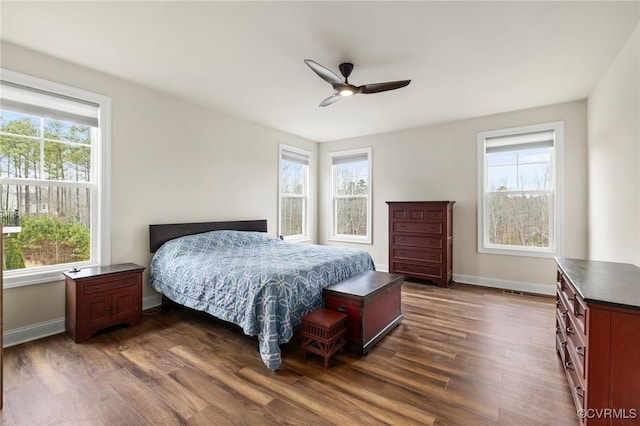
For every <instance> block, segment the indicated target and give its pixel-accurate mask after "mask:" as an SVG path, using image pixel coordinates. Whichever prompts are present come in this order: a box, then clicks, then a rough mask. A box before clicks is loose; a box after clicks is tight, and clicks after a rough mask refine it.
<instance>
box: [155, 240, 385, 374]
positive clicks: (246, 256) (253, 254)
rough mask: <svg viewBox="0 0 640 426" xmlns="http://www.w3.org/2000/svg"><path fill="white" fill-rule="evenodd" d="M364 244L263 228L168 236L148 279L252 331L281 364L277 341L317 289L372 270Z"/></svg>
mask: <svg viewBox="0 0 640 426" xmlns="http://www.w3.org/2000/svg"><path fill="white" fill-rule="evenodd" d="M373 269H374V264H373V259H372V258H371V256H370V255H369V253H368V252H366V251H364V250H358V249H352V248H342V247H328V246H318V245H313V244H295V243H288V242H285V241H282V240H279V239H277V238H274V237H272V236H269V235H267V234H265V233H262V232H245V231H212V232H206V233H203V234H196V235H189V236H186V237H180V238H176V239H174V240H171V241H168V242H166V243H165V244H164V245H163V246H162V247H160V249H159V250H158V251H157V252H156V254H155V255H154V257H153V259H152V261H151V269H150V276H149V284H150V285H151V287H152V288H153V289H155V290H156V291H158V292H160V293H162V294H164V295H165V296H167V297H168V298H169V299H171V300H173V301H175V302H177V303H179V304H181V305H184V306H188V307H190V308H193V309H197V310H200V311H205V312H207V313H209V314H211V315H213V316H215V317H217V318H220V319H223V320H225V321H229V322H232V323H234V324H237V325H239V326H240V327H241V328H242V330H243V331H244V332H245V333H246V334H248V335H250V336H258V341H259V345H260V356H261V357H262V361H263V362H264V363H265V365H266V366H267V367H268V368H269V369H271V370H276V369H278V367H280V362H281V358H280V346H279V345H280V344H281V343H286V342H288V341H289V340H290V339H291V337H293V327H295V326H296V325H298V324H300V317H302V316H303V315H305V314H307V313H309V312H311V311H313V310H314V309H316V308H318V307H321V306H322V289H323V288H324V287H326V286H328V285H331V284H335V283H337V282H340V281H343V280H346V279H348V278H350V277H352V276H354V275H356V274H359V273H360V272H364V271H368V270H373Z"/></svg>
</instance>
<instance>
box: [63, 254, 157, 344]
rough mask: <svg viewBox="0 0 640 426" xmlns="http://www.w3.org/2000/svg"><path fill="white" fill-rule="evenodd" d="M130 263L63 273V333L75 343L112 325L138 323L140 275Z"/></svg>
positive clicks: (140, 297) (138, 266) (139, 270)
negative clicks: (64, 306) (64, 301)
mask: <svg viewBox="0 0 640 426" xmlns="http://www.w3.org/2000/svg"><path fill="white" fill-rule="evenodd" d="M144 270H145V268H144V267H142V266H140V265H136V264H134V263H124V264H121V265H110V266H98V267H95V268H84V269H80V270H78V271H77V272H76V271H67V272H63V274H64V276H65V277H66V278H65V287H66V296H65V298H66V319H65V330H66V332H67V334H68V335H69V336H70V337H71V338H72V339H73V340H74V341H75V342H76V343H77V342H82V341H83V340H87V339H89V338H90V337H91V335H93V333H95V332H96V331H98V330H100V329H102V328H105V327H110V326H112V325H116V324H129V325H138V324H140V323H141V322H142V272H143V271H144Z"/></svg>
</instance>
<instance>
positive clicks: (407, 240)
mask: <svg viewBox="0 0 640 426" xmlns="http://www.w3.org/2000/svg"><path fill="white" fill-rule="evenodd" d="M393 244H394V245H399V246H418V247H425V248H434V249H441V248H442V238H438V237H427V236H421V235H406V234H405V235H399V234H396V235H394V236H393Z"/></svg>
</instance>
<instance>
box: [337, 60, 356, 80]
mask: <svg viewBox="0 0 640 426" xmlns="http://www.w3.org/2000/svg"><path fill="white" fill-rule="evenodd" d="M338 68H340V73H341V74H342V76H343V77H344V79H345V83H346V82H347V79H348V78H349V76H350V75H351V71H353V64H352V63H350V62H344V63H342V64H340V66H339V67H338Z"/></svg>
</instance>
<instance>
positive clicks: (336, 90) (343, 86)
mask: <svg viewBox="0 0 640 426" xmlns="http://www.w3.org/2000/svg"><path fill="white" fill-rule="evenodd" d="M304 63H305V64H307V66H308V67H309V68H311V70H312V71H313V72H315V73H316V74H317V75H318V76H319V77H320V78H321V79H323V80H324V81H326V82H327V83H329V84H330V85H331V87H333V95H331V96H329V97H328V98H327V99H325V100H323V101H322V102H320V106H321V107H324V106H328V105H331V104H332V103H334V102H337V101H338V100H340V98H342V97H346V96H352V95H358V94H360V93H364V94H370V93H380V92H386V91H388V90H395V89H400V88H401V87H405V86H407V85H408V84H409V83H411V80H400V81H390V82H386V83H373V84H364V85H362V86H354V85H353V84H350V83H349V76H350V75H351V71H353V64H352V63H350V62H344V63H342V64H340V66H339V67H338V68H339V69H340V74H342V76H343V77H344V82H343V81H342V79H341V78H340V77H338V76H337V75H336V74H335V73H334V72H333V71H331V70H329V69H328V68H326V67H324V66H322V65H320V64H319V63H317V62H315V61H312V60H311V59H305V60H304Z"/></svg>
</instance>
